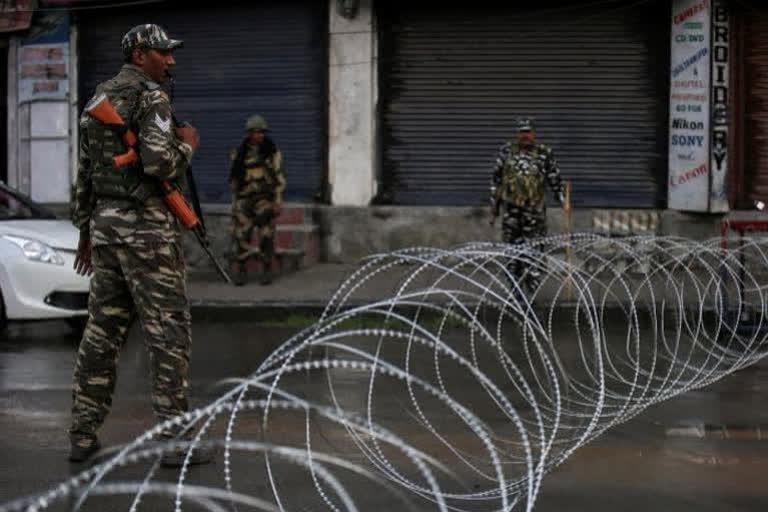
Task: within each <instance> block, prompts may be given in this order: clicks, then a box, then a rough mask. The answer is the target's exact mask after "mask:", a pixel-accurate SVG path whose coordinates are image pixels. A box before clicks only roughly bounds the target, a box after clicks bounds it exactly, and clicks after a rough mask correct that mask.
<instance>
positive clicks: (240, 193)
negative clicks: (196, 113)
mask: <svg viewBox="0 0 768 512" xmlns="http://www.w3.org/2000/svg"><path fill="white" fill-rule="evenodd" d="M267 130H269V125H267V121H266V120H265V119H264V118H263V117H262V116H260V115H254V116H251V117H249V118H248V120H247V121H246V123H245V131H246V134H247V136H246V137H245V140H243V142H242V143H241V144H240V147H238V148H237V149H234V150H232V152H231V154H230V159H231V169H230V173H229V184H230V186H231V187H232V219H233V229H232V254H233V256H234V259H235V261H236V262H237V265H238V267H239V268H238V272H237V275H236V276H235V284H236V285H238V286H242V285H244V284H245V283H246V281H247V278H248V273H247V272H248V271H247V269H246V263H247V261H248V257H249V256H250V255H251V235H252V232H253V229H254V228H257V229H258V233H259V253H260V255H261V261H262V265H263V270H262V274H261V278H260V280H259V282H260V283H261V284H269V283H271V282H272V273H271V267H272V258H273V256H274V253H275V242H274V239H275V218H276V217H278V216H279V215H280V204H281V203H282V201H283V190H285V173H284V171H283V155H282V153H281V152H280V150H279V149H278V147H277V146H276V145H275V143H274V141H272V139H271V138H270V137H267V135H266V132H267Z"/></svg>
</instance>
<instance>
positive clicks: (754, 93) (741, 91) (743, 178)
mask: <svg viewBox="0 0 768 512" xmlns="http://www.w3.org/2000/svg"><path fill="white" fill-rule="evenodd" d="M734 9H735V13H736V14H737V16H736V17H735V18H736V23H737V29H738V32H739V33H741V34H742V36H743V37H738V38H736V39H735V41H734V42H735V43H737V45H735V46H736V47H735V48H734V49H735V50H736V51H737V52H738V53H739V54H741V58H737V59H734V60H735V61H736V62H738V66H739V67H738V68H737V74H738V75H740V76H742V77H743V79H742V80H738V79H737V81H736V82H735V83H736V84H738V89H737V90H738V95H737V96H738V97H739V100H740V101H739V103H740V106H741V109H739V110H740V111H737V117H736V119H737V123H738V124H737V135H738V136H739V139H740V141H741V143H740V144H738V145H737V146H738V148H740V150H741V151H740V152H741V154H742V155H743V161H744V165H743V169H736V172H737V173H738V174H737V176H736V177H735V178H734V179H735V183H734V182H732V185H733V186H734V187H735V188H736V189H737V193H736V197H735V199H736V202H737V206H739V207H741V208H752V205H753V204H754V202H755V201H758V200H760V201H763V202H766V201H768V7H765V6H762V7H753V6H751V5H750V6H749V7H746V6H741V5H739V4H737V5H735V6H734ZM739 43H740V45H738V44H739ZM739 175H740V176H739Z"/></svg>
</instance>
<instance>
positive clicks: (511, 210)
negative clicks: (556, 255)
mask: <svg viewBox="0 0 768 512" xmlns="http://www.w3.org/2000/svg"><path fill="white" fill-rule="evenodd" d="M519 127H520V129H521V130H523V129H532V127H533V124H532V122H531V121H530V120H527V119H523V120H521V121H520V123H519ZM546 184H548V185H549V187H550V188H551V189H552V192H553V193H554V196H555V200H556V201H558V203H560V204H562V202H563V185H562V180H561V178H560V170H559V168H558V165H557V160H556V159H555V156H554V154H553V152H552V149H551V148H549V147H548V146H546V145H544V144H538V143H534V144H533V145H532V146H531V147H529V148H523V147H520V146H519V144H518V142H517V141H510V142H507V143H506V144H504V145H503V146H502V147H501V149H500V150H499V152H498V155H497V157H496V164H495V166H494V168H493V174H492V179H491V200H492V201H493V202H497V201H501V205H500V207H501V210H502V212H501V213H502V215H503V221H502V240H503V241H504V242H506V243H509V244H522V243H524V242H525V241H526V239H532V238H535V237H541V236H546V234H547V217H546V200H545V185H546ZM528 266H529V265H526V264H525V262H524V261H522V258H521V259H519V260H518V261H517V262H516V264H515V266H514V268H513V269H512V271H513V272H514V274H515V275H517V276H518V277H521V276H523V274H524V273H525V271H526V269H527V268H528ZM525 277H526V279H525V283H526V285H527V286H528V287H529V288H531V289H532V288H535V287H536V285H537V284H538V281H539V278H540V271H539V270H538V269H536V268H533V267H531V268H530V269H529V270H528V272H527V273H526V275H525Z"/></svg>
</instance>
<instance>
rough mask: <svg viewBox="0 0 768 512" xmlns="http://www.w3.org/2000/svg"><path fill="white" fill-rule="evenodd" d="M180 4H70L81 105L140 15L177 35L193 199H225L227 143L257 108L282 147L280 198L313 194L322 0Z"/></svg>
mask: <svg viewBox="0 0 768 512" xmlns="http://www.w3.org/2000/svg"><path fill="white" fill-rule="evenodd" d="M193 5H196V4H189V3H188V2H185V3H180V2H163V3H161V4H152V3H150V4H143V5H141V6H140V8H136V7H130V8H110V9H94V10H88V11H84V12H83V11H78V14H79V15H78V27H79V30H80V45H79V63H80V66H79V67H80V85H81V87H80V101H81V106H82V103H83V102H84V101H86V100H87V98H88V97H89V96H90V95H91V94H92V92H93V90H94V88H95V87H96V85H97V84H98V83H99V82H100V81H102V80H105V79H107V78H109V77H110V76H113V75H114V74H115V73H116V72H117V71H118V70H119V68H120V65H121V63H122V56H121V53H120V40H121V38H122V36H123V34H124V33H125V32H126V31H127V30H128V29H130V28H131V27H132V26H134V25H137V24H139V23H147V22H152V23H158V24H160V25H163V26H165V27H166V28H167V29H168V32H169V33H170V34H171V36H172V37H175V38H179V39H183V40H184V48H182V49H180V50H179V51H178V52H177V54H176V60H177V70H176V71H175V73H174V74H175V76H176V98H175V108H176V111H177V113H178V116H179V118H180V119H185V120H189V121H190V122H192V123H193V124H194V125H195V126H196V127H197V128H198V130H199V131H200V139H201V145H200V150H199V151H198V153H197V154H196V155H195V158H194V160H193V162H192V165H193V167H194V172H195V177H196V179H197V181H198V189H199V192H200V197H201V201H204V202H211V203H227V202H229V201H230V199H231V195H230V192H229V185H228V184H227V178H228V176H229V151H230V149H232V148H234V147H236V146H237V145H238V144H239V143H240V141H241V140H242V138H243V137H244V135H245V134H244V125H245V120H246V118H247V117H248V116H249V115H250V114H253V113H257V112H258V113H262V114H263V115H264V116H265V117H266V118H267V120H268V122H269V124H270V128H271V129H272V136H273V137H274V139H275V141H276V142H277V144H278V146H279V147H280V149H281V150H282V151H283V154H284V155H285V161H286V177H287V180H288V187H287V189H286V192H285V198H286V199H287V200H293V201H308V200H312V199H315V198H316V197H317V196H318V194H320V193H321V191H322V187H323V182H324V179H325V160H326V159H325V148H326V137H325V133H326V130H325V126H326V121H325V120H326V114H325V103H326V101H325V98H326V92H325V90H326V86H325V83H326V80H325V76H326V69H325V62H326V59H325V52H326V50H325V48H326V46H327V45H326V34H327V18H328V15H327V13H328V11H327V5H326V4H325V2H313V1H311V0H303V1H302V0H287V1H281V2H266V1H249V2H228V3H227V5H226V7H222V8H219V9H214V8H212V7H210V6H208V5H206V4H200V5H199V6H193Z"/></svg>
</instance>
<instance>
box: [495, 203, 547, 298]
mask: <svg viewBox="0 0 768 512" xmlns="http://www.w3.org/2000/svg"><path fill="white" fill-rule="evenodd" d="M543 236H547V217H546V211H542V210H530V209H527V208H519V207H516V206H514V205H512V204H510V203H505V204H504V219H503V221H502V241H504V242H506V243H508V244H514V245H519V244H523V243H525V242H526V241H529V240H532V239H534V238H538V237H543ZM532 263H533V262H532V261H531V260H530V259H529V258H528V257H527V256H526V255H525V254H519V255H518V257H517V258H515V260H514V261H512V262H511V263H510V264H509V266H508V270H509V271H510V272H511V273H512V275H514V276H515V277H516V278H517V279H518V282H519V283H520V285H521V286H525V287H526V288H527V289H528V291H533V290H535V289H536V288H537V287H538V285H539V282H540V281H541V265H540V264H538V265H537V264H532Z"/></svg>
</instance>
